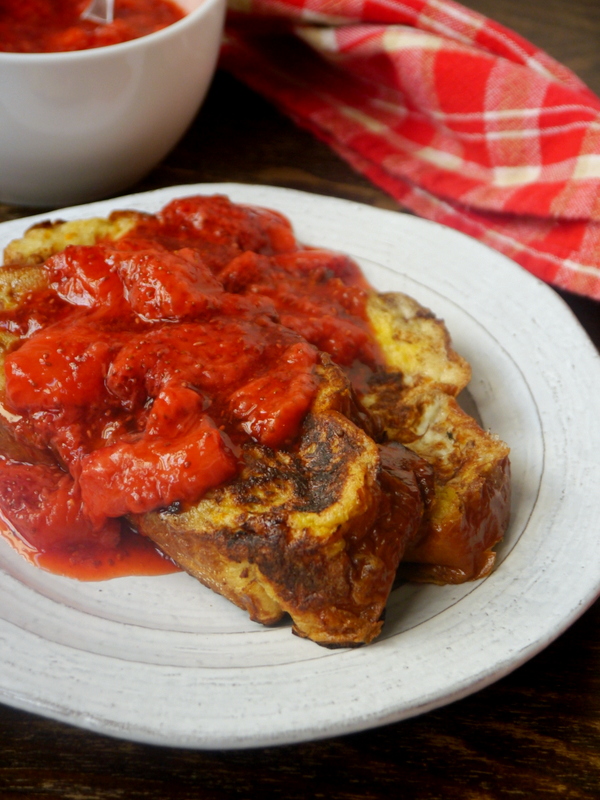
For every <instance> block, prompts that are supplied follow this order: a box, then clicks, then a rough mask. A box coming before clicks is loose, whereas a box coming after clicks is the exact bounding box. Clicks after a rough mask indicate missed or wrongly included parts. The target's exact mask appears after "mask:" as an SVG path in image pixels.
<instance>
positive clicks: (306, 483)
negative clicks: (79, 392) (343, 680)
mask: <svg viewBox="0 0 600 800" xmlns="http://www.w3.org/2000/svg"><path fill="white" fill-rule="evenodd" d="M319 373H320V375H321V378H322V382H321V384H320V388H319V391H318V393H317V396H316V398H315V400H314V402H313V404H312V407H311V409H310V412H309V414H308V415H307V417H306V419H305V420H304V423H303V425H302V430H301V433H300V439H299V442H298V446H297V447H296V448H294V450H293V451H292V452H290V451H286V450H271V449H270V448H267V447H263V446H260V445H257V444H248V445H246V446H245V447H244V448H243V455H242V458H243V467H242V470H241V472H240V473H239V475H238V476H237V477H236V479H235V480H234V481H232V482H230V483H228V484H226V485H224V486H220V487H217V488H216V489H211V490H210V491H209V492H207V494H206V495H205V496H204V497H203V498H202V499H200V500H199V501H198V502H197V503H195V504H193V505H191V506H189V507H183V508H180V507H178V508H177V509H176V510H175V511H173V510H172V509H165V510H160V511H156V512H152V513H149V514H145V515H143V516H138V517H135V518H134V519H133V522H134V524H135V526H136V528H137V529H138V530H139V531H140V532H142V533H143V534H145V535H146V536H148V537H149V538H151V539H152V540H153V541H154V542H155V543H156V544H157V545H158V546H159V548H160V549H161V550H162V551H163V552H165V553H166V554H167V555H169V556H170V557H171V558H172V559H173V560H174V561H175V562H176V563H177V564H179V565H180V566H182V567H183V568H184V569H185V570H186V571H188V572H189V573H190V574H192V575H194V576H195V577H196V578H198V580H200V581H201V582H202V583H204V584H205V585H207V586H209V587H210V588H211V589H214V590H215V591H217V592H218V593H219V594H222V595H224V596H225V597H227V598H228V599H229V600H231V601H232V602H233V603H235V604H236V605H238V606H240V607H241V608H244V609H245V610H246V611H247V612H248V613H249V615H250V617H251V618H252V619H253V620H256V621H257V622H262V623H263V624H267V625H268V624H273V623H275V622H277V621H278V620H279V619H281V617H282V616H283V614H284V613H287V614H289V615H290V617H291V619H292V623H293V631H294V633H296V634H297V635H299V636H302V637H306V638H310V639H312V640H313V641H315V642H318V643H319V644H323V645H327V646H349V645H356V644H362V643H366V642H370V641H372V640H373V638H375V637H376V636H377V635H378V633H379V631H380V629H381V626H382V624H383V622H382V614H383V611H384V608H385V604H386V602H387V598H388V595H389V592H390V590H391V588H392V585H393V582H394V579H395V575H396V570H397V566H398V564H399V562H400V559H401V557H402V554H403V553H404V550H405V547H406V546H407V544H408V543H409V542H410V541H411V540H412V539H413V538H414V536H415V535H416V533H417V531H418V529H419V522H420V520H421V517H422V512H423V508H424V502H423V494H424V492H423V488H424V487H423V483H425V484H426V483H427V482H428V478H429V474H428V472H427V470H426V465H424V464H419V461H420V460H415V457H414V456H411V454H410V453H409V452H408V451H405V450H404V448H402V447H398V446H396V447H394V446H393V445H384V446H378V445H377V444H376V443H375V441H374V440H373V439H372V438H371V436H369V434H368V433H367V432H366V431H365V430H364V429H363V428H362V427H360V426H359V425H358V424H356V422H355V421H357V420H358V418H359V417H360V416H363V415H364V412H362V411H359V410H358V409H357V408H356V407H355V401H354V398H353V395H352V391H351V388H350V385H349V383H348V381H347V379H346V378H345V376H344V375H343V373H342V371H341V370H340V369H339V368H338V367H336V366H335V365H334V364H333V363H331V361H330V360H329V359H328V358H327V357H325V358H324V363H323V364H322V365H321V366H320V368H319ZM353 420H355V421H353ZM415 469H416V470H417V471H418V470H419V469H420V470H421V477H420V479H419V478H418V477H416V476H415V473H414V471H413V470H415Z"/></svg>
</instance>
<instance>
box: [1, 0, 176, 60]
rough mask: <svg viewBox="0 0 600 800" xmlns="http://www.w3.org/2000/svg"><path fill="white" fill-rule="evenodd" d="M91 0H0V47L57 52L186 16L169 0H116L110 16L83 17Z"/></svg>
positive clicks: (132, 35) (114, 40) (134, 34)
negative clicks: (104, 20)
mask: <svg viewBox="0 0 600 800" xmlns="http://www.w3.org/2000/svg"><path fill="white" fill-rule="evenodd" d="M88 4H89V0H2V3H1V4H0V50H2V51H5V52H12V53H56V52H64V51H69V50H89V49H92V48H96V47H106V46H107V45H112V44H119V43H120V42H126V41H129V40H130V39H139V38H140V37H141V36H147V35H148V34H149V33H154V32H155V31H158V30H161V28H166V27H167V26H168V25H172V24H173V23H174V22H177V20H179V19H181V18H182V17H183V16H184V13H183V11H182V10H181V9H180V8H179V7H178V6H177V5H176V3H174V2H171V0H116V2H115V13H114V21H113V22H112V23H110V24H106V25H104V24H99V23H96V22H93V21H91V20H88V19H81V16H80V15H81V14H82V12H83V11H84V10H85V8H86V7H87V5H88Z"/></svg>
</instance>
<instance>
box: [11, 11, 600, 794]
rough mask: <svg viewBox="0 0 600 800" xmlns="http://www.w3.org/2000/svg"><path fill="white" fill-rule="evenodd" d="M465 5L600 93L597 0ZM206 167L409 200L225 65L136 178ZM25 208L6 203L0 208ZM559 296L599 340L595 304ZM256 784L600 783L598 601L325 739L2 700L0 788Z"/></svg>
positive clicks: (515, 787)
mask: <svg viewBox="0 0 600 800" xmlns="http://www.w3.org/2000/svg"><path fill="white" fill-rule="evenodd" d="M466 5H468V6H470V7H472V8H475V9H477V10H479V11H482V12H483V13H485V14H488V15H489V16H493V17H494V18H495V19H497V20H498V21H500V22H503V23H504V24H506V25H508V26H510V27H512V28H513V29H515V30H517V31H519V32H520V33H521V34H522V35H524V36H526V37H527V38H529V39H530V40H532V41H533V42H535V43H536V44H537V45H539V46H541V47H543V48H544V49H546V50H547V51H548V52H549V53H551V54H552V55H553V56H554V57H555V58H557V59H558V60H560V61H562V62H563V63H565V64H567V65H568V66H570V67H571V68H572V69H573V70H574V71H575V72H577V73H578V74H579V76H580V77H582V78H583V79H584V80H585V81H586V82H587V83H588V85H589V86H590V88H592V89H593V90H594V91H595V92H597V93H598V94H600V0H526V1H525V0H468V2H467V3H466ZM200 181H239V182H246V183H262V184H273V185H277V186H287V187H292V188H297V189H303V190H306V191H309V192H316V193H321V194H328V195H335V196H338V197H345V198H348V199H352V200H356V201H359V202H363V203H369V204H372V205H375V206H381V207H386V208H397V209H398V210H399V211H400V209H399V207H398V206H397V205H396V204H395V203H394V202H393V201H392V200H391V199H390V198H389V197H387V196H386V195H385V194H383V193H382V192H381V191H379V190H378V189H376V188H375V187H374V186H372V185H371V184H370V183H369V182H368V181H367V180H366V179H364V178H362V177H360V176H358V175H356V174H355V173H354V172H353V171H352V170H351V169H350V168H349V167H348V166H347V165H346V164H345V163H343V162H342V161H341V160H340V159H339V158H337V157H336V156H335V155H334V154H333V153H332V152H330V151H329V149H328V148H327V147H326V146H324V145H322V144H320V143H319V142H317V141H315V140H314V139H313V138H312V137H311V136H310V135H309V134H307V133H305V132H303V131H301V130H298V129H297V128H296V127H294V125H293V124H292V123H291V122H290V121H289V120H287V119H286V118H284V117H282V116H281V115H280V114H278V113H277V111H276V110H274V109H273V108H272V107H271V106H269V105H268V104H267V103H265V102H264V101H263V100H262V99H261V98H259V97H257V96H256V95H254V94H253V93H252V92H250V91H249V90H248V89H246V88H245V87H244V86H242V85H241V84H239V83H238V82H236V81H234V80H233V79H232V78H230V77H229V76H228V75H226V74H222V73H218V74H217V76H216V79H215V82H214V85H213V88H212V90H211V92H210V94H209V97H208V99H207V102H206V103H205V105H204V107H203V109H202V110H201V112H200V114H199V115H198V117H197V120H196V121H195V123H194V125H193V127H192V128H191V130H190V131H189V133H188V134H187V136H186V137H185V139H184V140H183V141H182V142H181V143H180V145H179V146H178V147H177V148H176V150H175V151H174V152H173V153H171V154H170V156H169V157H168V158H167V159H166V160H165V161H164V163H163V164H162V165H160V166H159V167H158V168H157V169H155V170H154V172H153V173H152V174H151V175H149V176H148V177H147V178H146V179H145V180H144V181H143V183H142V184H140V185H139V186H137V187H133V191H138V190H139V191H141V190H144V189H149V188H155V187H159V186H166V185H173V184H179V183H195V182H200ZM27 213H30V212H28V211H27V210H26V209H19V208H12V207H7V206H0V220H6V219H11V218H13V217H19V216H24V215H25V214H27ZM563 297H564V298H565V299H566V301H567V302H568V303H569V305H570V306H571V307H572V309H573V310H574V312H575V314H576V315H577V317H578V318H579V320H580V321H581V323H582V324H583V326H584V327H585V328H586V330H587V331H588V333H589V335H590V337H591V338H592V340H593V341H594V342H595V344H596V346H598V347H600V313H599V312H600V306H598V305H597V304H596V303H594V302H592V301H588V300H585V299H583V298H578V297H570V296H567V295H563ZM599 505H600V503H599ZM599 516H600V515H599ZM0 668H1V667H0ZM261 794H262V795H264V796H266V797H282V798H286V799H287V800H293V798H305V797H322V798H340V799H341V798H343V799H344V800H350V799H351V798H369V800H378V799H379V798H382V800H383V798H386V799H387V798H395V797H401V798H407V799H411V798H421V799H423V800H425V798H436V799H437V798H440V800H453V799H454V798H457V799H459V800H495V799H496V798H518V797H522V798H526V799H527V798H561V800H584V799H585V800H588V799H589V800H592V799H593V798H598V797H600V604H599V603H597V604H596V605H595V606H593V607H592V608H591V609H590V610H588V611H587V612H586V613H585V614H584V616H583V617H582V618H581V619H580V620H579V621H578V622H576V623H575V624H574V625H573V626H572V627H571V628H570V629H569V630H568V631H567V632H566V633H565V634H564V635H563V636H562V637H561V638H560V639H559V640H558V641H556V642H555V643H554V644H552V645H551V646H550V647H548V648H547V649H546V650H545V651H544V652H543V653H541V654H540V655H538V656H537V657H536V658H534V659H532V660H531V661H530V662H529V663H528V664H526V665H525V666H523V667H521V668H520V669H518V670H516V671H515V672H514V673H513V674H511V675H510V676H508V677H506V678H504V679H503V680H501V681H499V682H498V683H496V684H495V685H493V686H490V687H489V688H487V689H485V690H483V691H481V692H479V693H478V694H476V695H473V696H471V697H469V698H467V699H465V700H462V701H460V702H457V703H455V704H453V705H451V706H447V707H445V708H442V709H440V710H438V711H434V712H430V713H429V714H426V715H424V716H421V717H417V718H414V719H411V720H407V721H404V722H401V723H398V724H394V725H389V726H387V727H383V728H379V729H376V730H372V731H367V732H364V733H359V734H353V735H349V736H345V737H340V738H335V739H330V740H327V741H321V742H314V743H306V744H301V745H294V746H284V747H274V748H266V749H259V750H252V751H239V752H235V751H234V752H221V751H219V752H195V751H186V750H177V749H168V748H159V747H153V746H147V745H141V744H132V743H129V742H124V741H119V740H113V739H110V738H107V737H103V736H100V735H96V734H93V733H88V732H86V731H83V730H79V729H76V728H71V727H68V726H66V725H63V724H60V723H57V722H53V721H51V720H47V719H43V718H40V717H36V716H34V715H31V714H27V713H24V712H21V711H17V710H14V709H12V708H9V707H5V706H0V797H1V798H2V800H17V799H19V800H20V799H21V798H66V799H70V798H72V799H73V800H87V799H88V798H106V799H107V800H108V798H110V799H111V800H112V799H113V798H115V800H116V799H117V798H118V799H119V800H121V798H122V799H123V800H134V799H135V798H178V799H180V800H187V798H190V800H192V798H194V799H196V798H202V799H204V798H209V799H211V800H212V799H213V798H214V800H221V799H222V798H252V797H255V796H259V795H261Z"/></svg>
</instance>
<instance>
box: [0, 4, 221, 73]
mask: <svg viewBox="0 0 600 800" xmlns="http://www.w3.org/2000/svg"><path fill="white" fill-rule="evenodd" d="M175 3H176V4H177V5H178V6H179V7H180V8H181V10H182V11H184V16H183V17H182V18H181V19H178V20H177V21H176V22H173V23H172V24H171V25H167V26H166V27H165V28H161V29H160V30H158V31H154V32H153V33H148V34H146V35H145V36H139V37H138V38H136V39H129V40H128V41H126V42H118V43H117V44H109V45H105V46H103V47H89V48H87V49H84V50H58V51H55V52H50V53H14V52H12V51H7V50H0V64H1V63H3V62H4V63H6V64H17V63H21V64H38V65H39V64H40V63H42V62H50V63H59V62H62V61H65V62H68V61H73V60H76V59H85V60H93V59H103V58H110V57H111V55H112V54H115V53H116V52H117V51H118V53H119V54H121V53H122V54H126V53H127V51H134V50H136V49H139V48H143V47H148V46H152V44H153V43H154V42H159V41H160V40H161V39H168V38H170V37H172V36H177V35H178V34H179V33H180V32H183V29H185V28H187V27H189V26H190V25H193V24H195V22H196V21H197V18H198V17H203V16H204V15H205V14H206V13H208V12H209V11H210V10H211V9H212V8H213V6H219V5H223V6H225V5H226V3H227V0H199V3H198V5H197V6H196V8H193V9H192V10H191V11H186V10H185V9H184V8H182V6H181V3H178V1H177V0H175Z"/></svg>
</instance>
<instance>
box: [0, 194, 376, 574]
mask: <svg viewBox="0 0 600 800" xmlns="http://www.w3.org/2000/svg"><path fill="white" fill-rule="evenodd" d="M43 269H44V270H45V273H46V276H47V282H48V288H45V289H44V290H41V291H38V292H34V293H32V294H31V295H30V296H29V297H28V298H26V300H25V302H24V303H22V304H21V306H20V308H19V309H18V311H16V312H15V313H3V314H0V330H4V331H6V332H10V333H13V334H17V335H18V336H19V337H20V339H19V340H18V342H17V344H16V345H15V346H14V348H13V349H12V350H11V351H10V352H9V354H8V355H7V357H6V361H5V378H6V392H5V403H4V405H5V408H4V411H5V417H7V419H9V420H10V424H9V425H8V434H7V433H6V430H5V431H4V434H3V435H4V437H5V438H6V436H8V439H10V442H9V444H8V445H5V444H3V446H2V451H3V452H4V453H5V454H6V455H5V456H4V457H3V458H2V459H1V460H0V513H1V514H2V517H3V519H4V521H5V522H6V523H7V524H8V526H9V527H10V529H11V530H12V531H13V536H14V537H16V539H17V540H18V541H20V542H21V543H22V549H23V550H24V551H25V553H26V554H27V555H28V556H29V557H30V558H31V559H32V560H34V561H35V563H37V564H39V565H40V566H43V567H45V568H47V569H50V570H52V571H57V572H61V573H62V574H68V575H72V576H75V577H79V578H81V579H91V578H104V577H111V576H115V575H119V574H135V573H138V574H139V573H143V574H155V573H156V571H157V570H158V571H161V567H160V566H159V562H158V558H159V557H158V556H157V554H156V552H155V551H154V549H153V548H152V547H150V546H147V544H146V543H145V542H144V541H143V540H142V539H141V538H140V537H139V536H136V535H135V534H133V533H132V532H131V531H130V530H129V528H128V527H125V528H124V527H123V518H124V517H126V516H127V515H135V514H143V513H146V512H148V511H153V510H156V509H160V508H166V507H170V506H173V507H174V506H177V507H181V506H182V505H185V504H189V503H194V502H196V501H197V500H198V499H199V498H201V497H202V496H203V495H204V494H205V492H206V491H208V490H209V489H211V488H212V487H215V486H218V485H220V484H222V483H224V482H227V481H229V480H231V479H233V478H235V476H236V474H237V471H238V468H239V456H240V448H241V447H243V445H244V444H245V443H246V442H257V443H259V444H261V445H265V446H267V447H272V448H292V449H293V447H294V444H295V441H296V439H297V436H298V433H299V429H300V426H301V424H302V420H303V419H304V417H305V415H306V413H307V411H308V410H309V408H310V404H311V403H312V400H313V398H314V396H315V393H316V391H317V389H318V385H319V372H318V364H319V361H320V359H321V358H322V356H321V355H320V351H321V352H324V353H328V354H329V355H331V356H332V358H333V359H334V360H335V361H336V362H337V363H338V364H340V365H341V366H343V367H346V368H347V369H348V370H352V369H353V368H354V367H355V366H356V365H357V364H360V365H362V366H363V370H367V371H370V369H372V368H374V367H375V366H376V365H377V363H379V353H378V350H377V347H376V345H375V344H374V341H373V337H372V335H371V333H370V330H369V326H368V323H367V320H366V312H365V304H366V298H367V293H368V287H367V285H366V283H365V281H364V278H363V276H362V274H361V273H360V270H359V269H358V267H357V266H356V265H355V264H354V263H353V262H352V261H351V260H350V259H348V258H347V257H346V256H342V255H339V254H337V253H331V252H326V251H322V250H315V249H306V248H303V247H300V246H299V245H298V244H297V242H296V241H295V238H294V235H293V233H292V230H291V228H290V225H289V223H288V221H287V220H286V219H285V218H283V217H282V216H281V215H279V214H277V213H275V212H271V211H267V210H264V209H260V210H259V209H252V208H245V207H241V206H234V205H233V204H231V203H230V202H229V201H228V200H227V199H226V198H222V197H212V198H202V197H197V198H187V199H185V200H179V201H174V202H172V203H171V204H169V205H168V206H167V207H166V208H165V209H163V210H162V211H161V212H160V213H159V214H158V215H156V216H148V217H144V218H142V219H141V220H140V222H139V224H138V225H137V227H136V228H135V229H134V230H133V231H131V232H130V233H129V234H128V235H127V236H125V237H124V238H122V239H120V240H118V241H116V242H108V241H105V242H100V243H98V244H96V245H94V246H85V247H84V246H70V247H68V248H67V249H66V250H64V251H63V252H61V253H59V254H57V255H54V256H52V257H50V258H49V259H48V260H47V261H46V262H45V264H44V266H43ZM5 428H6V426H5ZM171 569H173V567H172V565H171V564H170V563H168V562H164V571H170V570H171Z"/></svg>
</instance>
